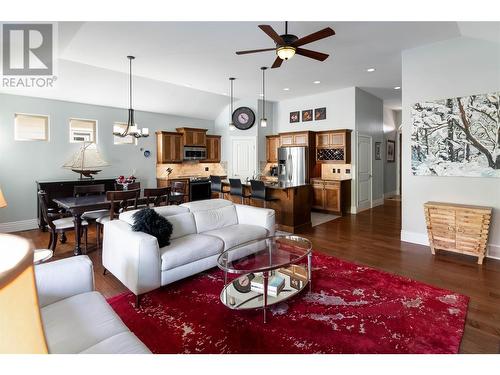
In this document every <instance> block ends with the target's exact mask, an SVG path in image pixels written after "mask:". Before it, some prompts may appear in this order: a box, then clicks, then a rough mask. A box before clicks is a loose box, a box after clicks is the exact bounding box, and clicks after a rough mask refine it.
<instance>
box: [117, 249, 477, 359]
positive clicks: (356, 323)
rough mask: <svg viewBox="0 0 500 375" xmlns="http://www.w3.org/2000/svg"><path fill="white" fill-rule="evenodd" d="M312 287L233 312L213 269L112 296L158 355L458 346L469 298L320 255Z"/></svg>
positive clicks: (443, 350)
mask: <svg viewBox="0 0 500 375" xmlns="http://www.w3.org/2000/svg"><path fill="white" fill-rule="evenodd" d="M312 280H313V282H312V291H309V289H308V288H306V289H304V290H303V291H302V292H301V293H300V294H298V295H296V296H295V297H293V298H292V299H290V300H287V301H285V302H282V303H281V304H278V305H275V306H274V307H272V308H270V310H269V314H268V322H267V324H264V322H263V318H262V311H261V310H246V311H234V310H230V309H228V308H227V307H226V306H224V305H223V304H222V303H221V302H220V300H219V294H220V292H221V289H222V287H223V277H222V272H221V271H219V270H217V269H214V270H210V271H208V272H206V273H201V274H199V275H196V276H194V277H191V278H188V279H185V280H182V281H179V282H176V283H174V284H170V285H168V286H166V287H163V288H161V289H158V290H156V291H153V292H151V293H148V294H146V295H145V296H144V297H143V299H142V301H141V307H140V308H139V309H136V308H135V307H134V296H133V295H132V294H131V293H126V294H121V295H118V296H115V297H112V298H110V299H109V300H108V302H109V303H110V304H111V306H112V307H113V309H114V310H115V311H116V312H117V313H118V315H119V316H120V317H121V318H122V319H123V321H124V322H125V324H126V325H127V326H128V327H129V328H130V329H131V330H132V332H134V333H135V334H136V335H137V336H138V337H139V339H141V340H142V341H143V342H144V343H145V344H146V346H147V347H148V348H149V349H150V350H151V351H152V352H153V353H457V352H458V350H459V346H460V341H461V339H462V335H463V330H464V323H465V316H466V314H467V305H468V300H469V299H468V297H466V296H464V295H460V294H456V293H453V292H451V291H449V290H445V289H440V288H436V287H433V286H430V285H426V284H423V283H420V282H417V281H414V280H410V279H407V278H404V277H400V276H396V275H392V274H389V273H386V272H381V271H377V270H375V269H373V268H369V267H362V266H358V265H356V264H353V263H348V262H345V261H341V260H339V259H336V258H334V257H330V256H325V255H319V254H314V257H313V273H312Z"/></svg>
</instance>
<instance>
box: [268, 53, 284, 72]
mask: <svg viewBox="0 0 500 375" xmlns="http://www.w3.org/2000/svg"><path fill="white" fill-rule="evenodd" d="M282 63H283V60H281V58H280V57H279V56H276V60H274V63H273V65H272V66H271V68H272V69H274V68H279V67H280V66H281V64H282Z"/></svg>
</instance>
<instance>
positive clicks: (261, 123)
mask: <svg viewBox="0 0 500 375" xmlns="http://www.w3.org/2000/svg"><path fill="white" fill-rule="evenodd" d="M260 127H261V128H265V127H267V118H261V119H260Z"/></svg>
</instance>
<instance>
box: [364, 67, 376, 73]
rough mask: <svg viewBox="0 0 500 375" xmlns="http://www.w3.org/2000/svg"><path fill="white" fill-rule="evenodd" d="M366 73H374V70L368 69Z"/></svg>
mask: <svg viewBox="0 0 500 375" xmlns="http://www.w3.org/2000/svg"><path fill="white" fill-rule="evenodd" d="M366 71H367V72H368V73H371V72H374V71H375V68H368V69H366Z"/></svg>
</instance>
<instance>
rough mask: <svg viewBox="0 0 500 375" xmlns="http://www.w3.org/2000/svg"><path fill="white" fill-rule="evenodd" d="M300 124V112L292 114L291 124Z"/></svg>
mask: <svg viewBox="0 0 500 375" xmlns="http://www.w3.org/2000/svg"><path fill="white" fill-rule="evenodd" d="M294 122H300V111H294V112H290V123H294Z"/></svg>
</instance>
